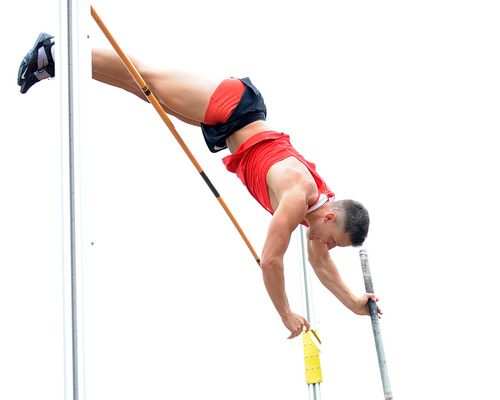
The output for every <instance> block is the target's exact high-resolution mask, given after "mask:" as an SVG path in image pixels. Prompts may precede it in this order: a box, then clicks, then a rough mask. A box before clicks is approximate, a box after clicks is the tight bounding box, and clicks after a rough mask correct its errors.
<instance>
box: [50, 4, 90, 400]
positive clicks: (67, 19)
mask: <svg viewBox="0 0 500 400" xmlns="http://www.w3.org/2000/svg"><path fill="white" fill-rule="evenodd" d="M59 8H60V13H59V21H60V26H59V35H57V37H56V42H57V43H56V46H57V47H56V77H57V79H58V80H59V81H60V90H61V97H60V114H61V142H62V147H61V152H62V187H63V193H62V209H63V213H62V214H63V217H62V219H63V221H62V222H63V275H64V315H65V318H64V321H65V326H64V329H65V335H64V336H65V399H72V400H79V399H80V398H82V396H81V394H82V391H81V388H80V382H81V379H80V377H81V376H82V371H81V368H80V366H81V363H82V362H81V361H82V360H81V358H80V354H81V348H80V346H79V336H78V333H79V331H80V330H81V327H80V326H79V325H80V323H79V314H80V310H79V305H78V301H79V298H80V296H81V295H80V294H79V290H78V288H79V279H78V278H79V277H78V273H79V269H78V267H79V260H80V259H81V258H80V255H79V254H78V252H77V247H78V246H77V243H78V239H79V234H80V229H77V219H78V215H77V214H78V213H77V209H78V207H79V204H78V200H79V199H78V196H77V195H76V192H77V190H76V188H77V187H78V185H77V183H76V182H77V175H78V174H77V171H78V170H79V168H78V161H77V152H76V151H75V147H76V146H75V143H76V142H77V141H76V140H75V138H76V137H77V133H76V132H77V131H78V128H79V122H80V121H79V112H78V111H79V97H80V85H79V71H80V65H78V64H79V63H80V60H79V55H80V53H79V42H80V35H79V34H78V32H79V30H80V27H79V22H80V21H81V20H82V19H83V15H86V16H87V18H89V17H90V16H89V11H90V5H89V3H88V1H86V0H60V1H59Z"/></svg>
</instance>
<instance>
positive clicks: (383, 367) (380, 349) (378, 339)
mask: <svg viewBox="0 0 500 400" xmlns="http://www.w3.org/2000/svg"><path fill="white" fill-rule="evenodd" d="M359 258H360V260H361V269H362V270H363V280H364V282H365V290H366V292H367V293H374V290H373V282H372V276H371V273H370V266H369V264H368V253H367V252H366V250H365V249H361V250H360V251H359ZM368 307H369V308H370V317H371V320H372V330H373V338H374V339H375V347H376V349H377V358H378V366H379V370H380V377H381V378H382V386H383V388H384V396H385V400H392V399H393V397H392V391H391V384H390V382H389V373H388V371H387V363H386V361H385V352H384V345H383V343H382V332H381V331H380V322H379V320H378V313H377V305H376V304H375V303H374V302H373V301H372V300H369V301H368Z"/></svg>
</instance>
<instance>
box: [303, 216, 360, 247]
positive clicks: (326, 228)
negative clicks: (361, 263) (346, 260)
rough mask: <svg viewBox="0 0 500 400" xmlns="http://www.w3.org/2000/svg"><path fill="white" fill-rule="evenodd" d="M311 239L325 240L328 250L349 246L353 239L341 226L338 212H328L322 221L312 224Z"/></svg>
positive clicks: (310, 229)
mask: <svg viewBox="0 0 500 400" xmlns="http://www.w3.org/2000/svg"><path fill="white" fill-rule="evenodd" d="M309 239H310V240H319V241H320V242H323V243H324V244H325V245H326V246H327V247H328V250H331V249H333V248H334V247H347V246H350V245H351V239H350V238H349V235H347V233H345V231H344V229H343V228H342V227H341V226H340V222H339V221H338V220H337V215H336V213H331V214H328V215H327V216H326V217H325V218H324V219H323V220H322V221H319V222H318V223H316V224H314V225H311V227H310V228H309Z"/></svg>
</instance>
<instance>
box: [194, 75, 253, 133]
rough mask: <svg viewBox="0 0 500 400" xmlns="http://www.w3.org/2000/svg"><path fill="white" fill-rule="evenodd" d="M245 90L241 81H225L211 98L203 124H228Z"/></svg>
mask: <svg viewBox="0 0 500 400" xmlns="http://www.w3.org/2000/svg"><path fill="white" fill-rule="evenodd" d="M245 88H246V86H245V85H244V84H243V82H241V81H240V80H239V79H236V78H229V79H224V80H223V81H222V83H221V84H220V85H219V86H218V87H217V89H215V92H214V93H213V94H212V97H211V98H210V103H209V104H208V107H207V110H206V111H205V119H204V121H203V123H204V124H207V125H217V124H222V123H224V122H226V121H227V120H228V119H229V117H230V116H231V114H232V112H233V111H234V109H235V108H236V106H237V105H238V103H239V102H240V99H241V96H243V92H244V91H245Z"/></svg>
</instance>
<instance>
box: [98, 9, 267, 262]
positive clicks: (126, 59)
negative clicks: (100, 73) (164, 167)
mask: <svg viewBox="0 0 500 400" xmlns="http://www.w3.org/2000/svg"><path fill="white" fill-rule="evenodd" d="M90 13H91V15H92V18H94V20H95V22H96V23H97V25H98V26H99V28H100V29H101V31H102V33H103V34H104V36H106V38H107V39H108V41H109V43H110V44H111V46H112V47H113V49H115V51H116V53H117V54H118V56H119V57H120V58H121V60H122V62H123V64H125V67H126V68H127V70H128V72H129V73H130V75H132V77H133V78H134V81H135V83H137V86H139V88H140V89H141V90H142V92H143V93H144V95H145V96H146V98H147V99H148V101H149V102H150V103H151V105H152V106H153V107H154V108H155V109H156V111H157V112H158V114H159V115H160V117H161V119H162V120H163V122H164V123H165V125H167V127H168V129H169V130H170V132H171V133H172V135H173V136H174V138H175V140H177V143H179V145H180V146H181V147H182V150H184V153H186V155H187V156H188V158H189V160H190V161H191V163H192V164H193V165H194V167H195V168H196V170H197V171H198V172H199V173H200V175H201V177H202V178H203V180H204V181H205V183H206V184H207V185H208V187H209V188H210V190H211V191H212V193H213V194H214V196H215V197H216V199H217V200H218V202H219V203H220V205H221V206H222V208H223V209H224V211H225V212H226V214H227V216H228V217H229V219H230V220H231V222H232V223H233V225H234V226H235V228H236V230H237V231H238V233H239V234H240V236H241V238H242V239H243V241H244V242H245V244H246V245H247V247H248V249H249V250H250V252H251V253H252V255H253V257H254V259H255V261H256V262H257V264H258V265H259V266H260V258H259V256H258V255H257V253H256V252H255V250H254V248H253V247H252V244H251V243H250V241H249V240H248V238H247V236H246V235H245V232H243V230H242V229H241V226H240V224H239V223H238V221H237V220H236V218H235V217H234V215H233V213H232V212H231V210H230V209H229V208H228V206H227V205H226V203H225V201H224V200H223V199H222V197H221V196H220V194H219V193H218V192H217V189H216V188H215V186H214V185H213V184H212V182H211V181H210V179H208V177H207V175H206V174H205V172H204V171H203V169H202V168H201V166H200V164H199V163H198V161H196V158H195V157H194V156H193V154H192V153H191V151H190V150H189V148H188V147H187V145H186V143H184V140H182V138H181V137H180V135H179V133H178V132H177V130H176V129H175V127H174V124H173V123H172V121H170V118H169V117H168V115H167V113H166V112H165V110H164V109H163V107H162V106H161V104H160V102H159V101H158V99H157V98H156V96H155V95H154V94H153V92H152V91H151V90H150V89H149V87H148V86H147V84H146V82H145V81H144V79H143V78H142V76H141V74H140V73H139V71H138V70H137V68H136V67H135V65H134V64H133V63H132V61H131V60H130V58H129V57H128V56H127V55H126V54H125V53H124V52H123V50H122V49H121V47H120V46H119V45H118V43H117V42H116V40H115V39H114V37H113V35H111V33H110V31H109V30H108V28H107V27H106V25H105V24H104V22H103V21H102V19H101V18H100V17H99V15H98V14H97V13H96V11H95V10H94V7H92V6H90Z"/></svg>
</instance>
